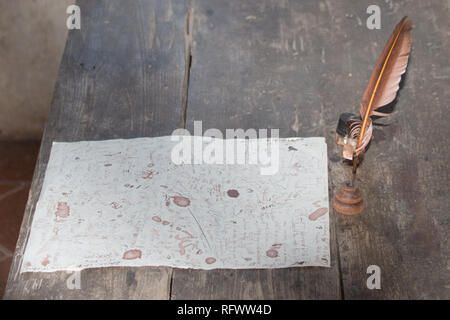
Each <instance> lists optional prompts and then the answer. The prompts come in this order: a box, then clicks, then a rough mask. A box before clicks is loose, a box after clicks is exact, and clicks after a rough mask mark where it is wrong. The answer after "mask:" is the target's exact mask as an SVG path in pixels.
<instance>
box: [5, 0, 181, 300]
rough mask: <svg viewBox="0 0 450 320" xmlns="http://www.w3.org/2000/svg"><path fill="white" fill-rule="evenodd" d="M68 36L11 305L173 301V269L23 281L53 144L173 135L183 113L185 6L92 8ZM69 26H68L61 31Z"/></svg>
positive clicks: (99, 4)
mask: <svg viewBox="0 0 450 320" xmlns="http://www.w3.org/2000/svg"><path fill="white" fill-rule="evenodd" d="M77 4H78V5H79V6H80V8H81V18H82V25H81V30H71V31H70V32H69V37H68V40H67V44H66V49H65V53H64V56H63V59H62V62H61V67H60V72H59V77H58V80H57V84H56V88H55V93H54V98H53V103H52V106H51V111H50V114H49V119H48V121H47V126H46V129H45V133H44V136H43V140H42V145H41V151H40V155H39V159H38V163H37V165H36V170H35V175H34V180H33V184H32V188H31V191H30V196H29V200H28V205H27V208H26V212H25V217H24V220H23V223H22V229H21V234H20V238H19V241H18V243H17V248H16V253H15V258H14V262H13V265H12V267H11V272H10V278H9V281H8V286H7V289H6V293H5V298H7V299H17V298H20V299H29V298H33V299H43V298H53V299H58V298H59V299H62V298H64V299H67V298H73V299H78V298H80V299H98V298H118V299H120V298H141V299H168V298H169V292H170V279H171V273H172V270H171V269H170V268H105V269H88V270H83V271H82V272H81V277H80V279H81V290H69V289H68V288H67V285H66V281H67V279H68V278H69V277H70V276H71V274H68V273H65V272H57V273H32V274H30V273H26V274H19V269H20V265H21V262H22V260H21V258H22V254H23V252H24V249H25V244H26V240H27V236H28V233H29V230H30V226H31V222H32V218H33V211H34V208H35V205H36V202H37V200H38V198H39V192H40V189H41V186H42V182H43V179H44V174H45V168H46V165H47V161H48V157H49V152H50V147H51V143H52V141H79V140H101V139H114V138H134V137H142V136H160V135H170V134H171V132H172V131H173V130H174V129H176V128H177V126H178V124H179V120H180V115H181V110H182V109H183V105H182V100H183V85H184V78H185V69H186V68H185V56H184V33H185V23H186V12H187V10H186V4H185V2H184V1H164V2H162V1H156V0H155V1H152V0H148V1H147V0H146V1H127V2H126V5H125V4H124V2H123V1H90V0H83V1H78V3H77ZM61 27H65V26H61Z"/></svg>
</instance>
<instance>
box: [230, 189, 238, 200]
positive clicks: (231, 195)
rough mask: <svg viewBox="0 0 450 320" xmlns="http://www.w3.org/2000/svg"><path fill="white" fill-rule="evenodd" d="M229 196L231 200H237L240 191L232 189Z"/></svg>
mask: <svg viewBox="0 0 450 320" xmlns="http://www.w3.org/2000/svg"><path fill="white" fill-rule="evenodd" d="M227 195H228V196H229V197H230V198H237V197H239V191H237V190H235V189H230V190H228V191H227Z"/></svg>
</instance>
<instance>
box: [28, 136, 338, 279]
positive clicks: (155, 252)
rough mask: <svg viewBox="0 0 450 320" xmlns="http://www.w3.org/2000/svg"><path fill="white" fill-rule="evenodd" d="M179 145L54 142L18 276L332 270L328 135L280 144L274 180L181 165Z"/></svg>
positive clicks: (255, 172)
mask: <svg viewBox="0 0 450 320" xmlns="http://www.w3.org/2000/svg"><path fill="white" fill-rule="evenodd" d="M192 139H204V138H202V137H192ZM227 141H228V140H224V142H225V143H227ZM175 144H176V142H173V141H171V137H157V138H137V139H129V140H107V141H82V142H71V143H62V142H55V143H53V146H52V150H51V155H50V159H49V162H48V166H47V171H46V174H45V179H44V183H43V186H42V191H41V194H40V198H39V201H38V203H37V206H36V210H35V213H34V218H33V222H32V227H31V231H30V235H29V239H28V242H27V246H26V250H25V254H24V258H23V263H22V268H21V272H30V271H39V272H49V271H56V270H80V269H85V268H93V267H107V266H171V267H179V268H194V269H215V268H240V269H242V268H283V267H292V266H323V267H329V266H330V251H329V217H328V209H329V208H328V171H327V149H326V144H325V140H324V138H304V139H303V138H288V139H280V140H279V168H278V172H277V173H276V174H274V175H261V174H260V170H259V169H260V168H259V166H258V165H250V164H246V165H239V164H234V165H225V164H222V165H215V164H214V165H211V164H200V165H195V164H181V165H177V164H174V163H173V161H171V150H172V148H173V147H174V145H175Z"/></svg>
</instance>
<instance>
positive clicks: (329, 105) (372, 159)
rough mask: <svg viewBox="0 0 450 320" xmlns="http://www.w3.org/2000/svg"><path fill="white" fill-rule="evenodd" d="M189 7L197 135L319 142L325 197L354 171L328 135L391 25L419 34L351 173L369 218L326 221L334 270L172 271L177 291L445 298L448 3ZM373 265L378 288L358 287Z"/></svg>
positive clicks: (351, 102) (204, 295)
mask: <svg viewBox="0 0 450 320" xmlns="http://www.w3.org/2000/svg"><path fill="white" fill-rule="evenodd" d="M369 4H377V5H379V6H380V8H381V9H382V29H381V30H369V29H368V28H366V18H367V16H368V15H367V14H366V9H367V6H368V5H369ZM192 9H193V13H192V14H191V15H192V17H193V21H192V24H193V31H192V39H193V41H192V69H191V76H190V86H189V100H188V109H187V128H190V129H192V125H193V121H194V120H203V128H204V130H206V129H208V128H219V129H221V130H224V129H225V128H244V129H247V128H279V129H280V135H281V136H295V135H299V136H314V135H324V136H326V137H327V142H328V147H329V157H330V162H329V170H330V175H329V181H330V189H331V190H330V196H332V195H333V194H334V192H336V191H337V187H339V186H340V185H341V183H342V182H343V181H344V179H348V177H349V174H350V171H351V168H350V167H348V166H346V165H344V164H341V163H340V155H339V154H340V152H341V151H340V150H338V148H337V146H336V145H335V143H334V141H333V136H334V132H335V131H334V130H335V126H336V122H337V119H338V116H339V114H340V113H342V112H348V111H353V112H355V113H356V112H357V110H358V108H359V106H358V102H359V99H360V97H361V96H362V94H363V90H364V88H365V87H366V85H367V83H368V80H369V78H370V74H371V71H372V70H373V67H374V65H375V64H376V61H377V58H378V56H379V54H380V52H381V50H382V48H383V45H384V44H385V42H386V40H387V38H388V37H389V35H390V34H391V30H392V28H393V27H394V25H395V23H396V22H397V21H399V19H400V18H401V17H402V16H403V15H408V16H409V17H410V18H411V19H412V21H413V22H414V23H415V25H416V28H415V30H414V31H413V51H412V58H411V60H410V66H409V71H408V74H407V75H406V79H405V82H404V88H403V90H402V91H401V92H400V97H399V99H398V103H397V105H396V112H395V113H394V114H393V115H392V117H391V119H388V120H383V121H384V123H385V124H389V125H388V126H385V127H377V128H376V129H375V130H374V131H375V133H374V140H373V141H372V144H371V148H370V149H369V151H368V154H367V156H366V160H365V161H364V163H363V164H362V165H361V168H360V179H361V181H360V183H361V184H362V186H361V191H362V192H363V194H364V195H367V196H365V200H366V203H365V205H366V210H365V211H364V212H363V213H362V214H361V215H359V216H355V217H346V216H341V215H339V216H337V215H335V214H334V213H332V214H331V239H333V236H334V232H335V228H336V231H337V233H336V236H337V247H338V249H339V255H338V252H337V250H336V244H335V243H332V244H331V245H332V246H331V249H332V268H331V269H329V270H318V269H315V270H307V269H298V270H296V269H287V270H270V271H268V270H258V271H236V270H231V271H228V270H227V271H213V272H203V271H187V270H175V271H174V274H173V286H172V295H173V296H172V297H173V298H175V299H180V298H186V297H190V298H195V299H211V298H310V299H311V298H345V299H374V298H375V299H377V298H378V299H406V298H410V299H422V298H440V299H448V298H449V289H448V288H449V283H450V277H449V271H448V261H449V245H448V231H449V228H448V217H447V216H448V215H447V211H448V209H447V208H448V201H447V200H445V199H446V197H447V196H448V191H449V189H448V180H449V179H448V178H449V176H448V172H449V171H448V168H447V166H446V164H445V161H446V160H445V159H448V158H449V148H448V138H447V137H448V135H449V129H448V126H446V125H443V126H439V125H436V123H439V120H441V121H442V123H447V122H448V112H446V109H447V108H448V107H447V104H448V101H449V91H448V85H449V79H450V69H449V67H448V63H447V60H448V59H447V58H446V56H447V55H448V52H449V36H448V32H447V31H448V30H449V28H448V27H449V25H448V24H449V22H448V8H447V4H446V2H445V1H440V2H433V3H432V4H431V3H428V4H425V3H422V2H419V1H398V2H395V3H393V2H384V1H371V2H370V3H366V2H364V1H361V2H358V3H357V4H356V3H355V2H352V1H339V2H334V1H303V2H301V3H297V2H293V1H281V2H280V1H258V2H257V3H256V2H249V1H246V2H240V3H224V2H221V1H194V2H193V5H192ZM383 121H379V122H383ZM443 137H445V138H443ZM330 198H331V197H330ZM336 216H337V222H336V221H335V220H334V219H335V217H336ZM338 259H339V260H340V270H341V283H342V287H341V288H340V287H339V276H338V274H339V273H338V270H337V269H338V266H339V265H338ZM373 264H375V265H378V266H380V268H381V272H382V275H381V279H382V280H381V281H382V284H381V290H369V289H368V288H367V286H366V280H367V278H368V277H369V274H367V273H366V271H367V267H368V266H370V265H373ZM300 279H301V280H300ZM194 289H195V290H194Z"/></svg>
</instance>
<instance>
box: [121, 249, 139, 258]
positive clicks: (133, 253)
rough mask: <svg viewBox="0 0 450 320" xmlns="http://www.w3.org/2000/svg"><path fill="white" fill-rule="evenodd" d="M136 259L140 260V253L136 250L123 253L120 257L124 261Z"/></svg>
mask: <svg viewBox="0 0 450 320" xmlns="http://www.w3.org/2000/svg"><path fill="white" fill-rule="evenodd" d="M137 258H139V259H140V258H142V251H141V250H137V249H133V250H128V251H125V252H124V254H123V257H122V259H124V260H134V259H137Z"/></svg>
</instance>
